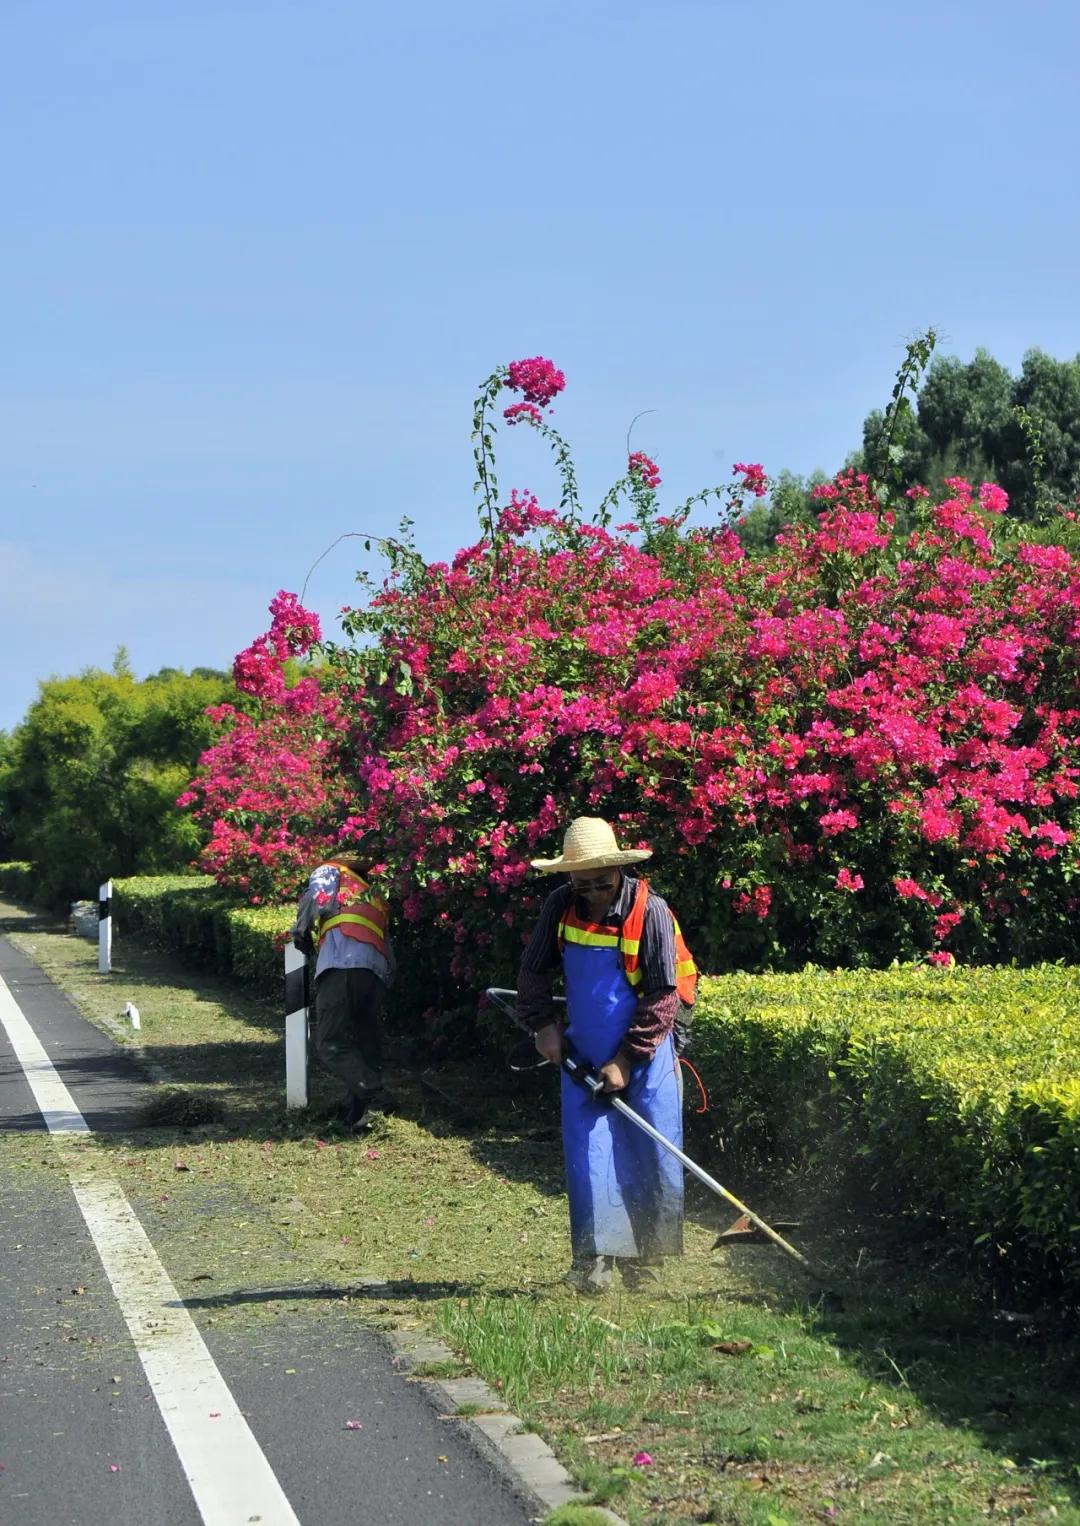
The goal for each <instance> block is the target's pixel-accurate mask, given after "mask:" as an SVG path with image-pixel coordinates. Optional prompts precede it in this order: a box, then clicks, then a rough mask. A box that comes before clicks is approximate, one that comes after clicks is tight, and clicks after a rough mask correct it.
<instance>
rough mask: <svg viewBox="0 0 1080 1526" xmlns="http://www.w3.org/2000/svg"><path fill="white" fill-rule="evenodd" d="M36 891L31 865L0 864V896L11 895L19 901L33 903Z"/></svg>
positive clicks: (36, 886)
mask: <svg viewBox="0 0 1080 1526" xmlns="http://www.w3.org/2000/svg"><path fill="white" fill-rule="evenodd" d="M38 889H39V885H38V880H37V875H36V874H35V873H34V866H33V864H24V863H10V864H0V895H13V896H15V897H17V899H18V900H20V901H33V900H34V898H35V893H36V892H37V891H38Z"/></svg>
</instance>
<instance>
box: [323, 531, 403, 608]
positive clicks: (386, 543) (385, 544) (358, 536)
mask: <svg viewBox="0 0 1080 1526" xmlns="http://www.w3.org/2000/svg"><path fill="white" fill-rule="evenodd" d="M343 540H362V541H363V542H364V550H365V551H370V550H371V548H372V546H375V547H377V548H378V550H379V552H380V554H381V555H383V556H386V555H388V554H390V553H391V552H392V550H394V549H397V550H399V551H405V550H407V547H405V546H402V545H401V543H400V541H395V540H394V539H393V537H392V536H388V535H370V534H369V533H368V532H367V530H345V531H343V533H342V534H341V535H339V536H338V537H337V539H336V540H332V541H331V542H330V544H329V545H328V546H327V548H326V550H325V551H321V552H320V553H319V555H318V556H317V557H316V558H315V560H314V561H313V562H312V564H311V566H310V567H309V568H308V570H307V572H306V574H305V575H304V586H303V587H302V588H301V590H300V602H301V604H302V603H303V602H304V595H305V594H306V593H307V585H308V582H309V580H310V578H311V574H312V573H313V572H314V571H315V568H316V567H317V566H318V565H319V563H320V562H321V561H322V560H323V559H324V558H325V557H327V556H329V555H330V553H331V551H333V549H334V547H335V546H339V545H340V544H341V542H342V541H343Z"/></svg>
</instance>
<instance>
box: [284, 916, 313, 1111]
mask: <svg viewBox="0 0 1080 1526" xmlns="http://www.w3.org/2000/svg"><path fill="white" fill-rule="evenodd" d="M307 1028H308V1000H307V959H306V958H305V957H304V955H303V954H302V953H301V952H300V950H299V949H298V948H293V946H292V944H291V943H286V945H285V1106H286V1107H287V1108H291V1107H307V1099H308V1094H307V1059H308V1055H307V1050H308V1040H307Z"/></svg>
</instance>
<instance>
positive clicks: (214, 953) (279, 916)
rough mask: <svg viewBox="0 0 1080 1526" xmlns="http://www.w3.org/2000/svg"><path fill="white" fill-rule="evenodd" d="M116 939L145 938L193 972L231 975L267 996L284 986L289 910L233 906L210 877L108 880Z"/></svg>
mask: <svg viewBox="0 0 1080 1526" xmlns="http://www.w3.org/2000/svg"><path fill="white" fill-rule="evenodd" d="M113 900H114V915H115V917H116V922H117V927H118V933H119V936H123V935H124V934H125V933H130V934H133V935H134V936H136V937H139V938H142V939H144V940H145V941H146V942H148V943H150V944H151V945H152V946H153V947H155V948H158V949H161V950H163V951H164V952H166V953H169V954H171V955H173V957H175V958H176V959H178V960H179V961H180V962H181V963H183V964H187V965H190V966H191V967H193V968H199V969H211V970H216V971H218V972H220V973H222V974H231V975H235V976H236V977H237V979H239V980H242V981H243V982H244V984H245V985H247V986H249V987H251V988H252V989H254V990H257V991H260V992H262V993H263V994H264V995H267V996H279V995H280V994H281V991H282V986H283V960H282V953H281V945H282V941H283V936H284V933H285V931H286V929H287V928H288V926H289V924H290V922H291V921H292V908H291V907H288V906H266V907H252V906H237V904H236V902H235V899H234V898H233V897H232V896H230V895H229V894H228V893H227V892H226V891H223V890H221V889H220V888H219V887H217V886H216V885H215V884H214V881H213V880H212V879H211V878H210V876H209V875H198V876H194V875H186V876H185V875H160V876H152V875H140V876H136V877H133V878H131V879H123V880H114V881H113Z"/></svg>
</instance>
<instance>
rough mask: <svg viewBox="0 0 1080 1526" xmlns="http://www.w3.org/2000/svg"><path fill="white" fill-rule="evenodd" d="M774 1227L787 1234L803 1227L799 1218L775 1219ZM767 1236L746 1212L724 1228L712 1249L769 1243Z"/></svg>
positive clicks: (773, 1221)
mask: <svg viewBox="0 0 1080 1526" xmlns="http://www.w3.org/2000/svg"><path fill="white" fill-rule="evenodd" d="M772 1228H773V1229H776V1230H779V1232H780V1233H781V1234H787V1233H788V1231H789V1230H792V1229H801V1228H802V1225H801V1224H800V1223H799V1222H798V1220H792V1219H773V1220H772ZM768 1243H769V1241H768V1238H767V1236H766V1235H765V1234H764V1233H763V1231H762V1230H760V1229H759V1228H758V1227H757V1225H756V1224H752V1223H751V1222H750V1220H749V1219H748V1218H747V1217H746V1215H745V1214H744V1213H740V1215H739V1217H738V1218H737V1219H735V1220H734V1222H733V1223H731V1224H729V1225H728V1227H727V1228H726V1229H725V1230H722V1231H721V1233H720V1234H718V1235H717V1237H716V1239H715V1240H714V1241H713V1244H712V1249H713V1250H719V1249H720V1247H721V1245H768Z"/></svg>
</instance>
